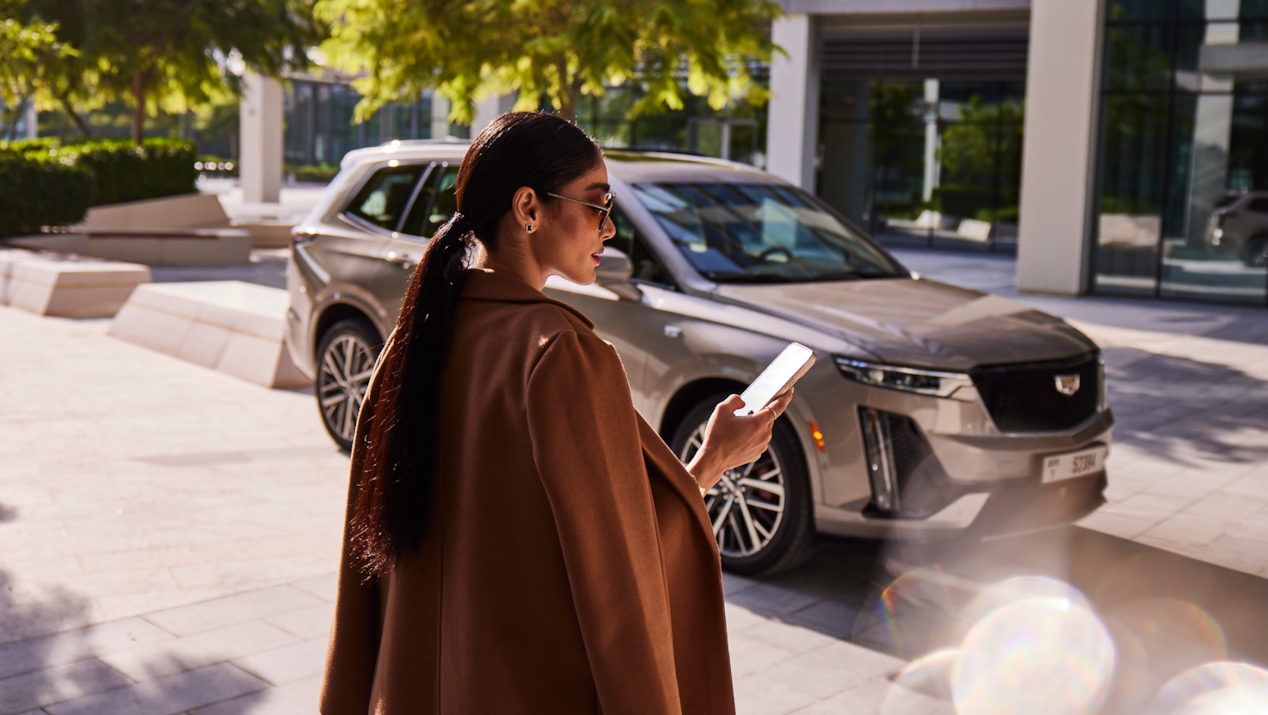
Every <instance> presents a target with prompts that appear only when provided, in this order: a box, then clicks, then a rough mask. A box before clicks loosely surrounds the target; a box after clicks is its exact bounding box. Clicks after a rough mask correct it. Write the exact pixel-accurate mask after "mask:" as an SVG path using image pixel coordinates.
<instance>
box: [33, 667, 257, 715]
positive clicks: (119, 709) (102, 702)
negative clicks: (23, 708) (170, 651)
mask: <svg viewBox="0 0 1268 715" xmlns="http://www.w3.org/2000/svg"><path fill="white" fill-rule="evenodd" d="M266 688H268V683H265V682H264V681H262V680H260V679H259V678H256V677H255V676H253V675H250V674H248V673H244V672H243V671H241V670H239V669H237V668H235V667H234V666H232V665H229V664H228V663H219V664H217V665H212V666H208V667H206V668H200V669H198V670H191V671H188V672H185V673H179V674H177V675H170V676H168V677H166V678H160V679H158V680H151V681H148V682H145V683H139V684H137V685H132V686H128V687H126V688H119V689H117V690H111V691H108V692H105V693H100V694H97V695H90V696H88V697H86V698H80V699H79V700H72V701H70V702H67V703H62V704H60V705H50V706H48V707H46V708H44V709H45V710H46V711H48V712H49V713H50V715H125V714H126V715H176V714H177V713H183V712H185V711H187V710H192V709H194V708H199V707H203V706H205V705H211V704H214V703H218V702H222V701H226V700H230V699H232V698H236V697H239V696H241V695H246V694H247V693H253V692H258V691H260V690H264V689H266Z"/></svg>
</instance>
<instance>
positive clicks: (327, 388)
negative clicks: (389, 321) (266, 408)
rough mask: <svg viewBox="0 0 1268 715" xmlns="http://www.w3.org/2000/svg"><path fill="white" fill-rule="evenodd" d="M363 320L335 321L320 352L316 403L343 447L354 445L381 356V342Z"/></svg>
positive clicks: (333, 435) (318, 352)
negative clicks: (376, 365)
mask: <svg viewBox="0 0 1268 715" xmlns="http://www.w3.org/2000/svg"><path fill="white" fill-rule="evenodd" d="M372 335H373V333H372V331H371V330H370V329H369V328H367V327H366V326H365V325H364V324H363V323H362V322H361V321H358V320H344V321H340V322H339V323H336V324H335V325H334V326H333V327H331V329H330V330H329V332H327V333H326V335H325V336H323V337H322V341H321V345H320V347H319V348H318V351H317V385H316V387H317V390H316V392H317V406H318V408H319V409H320V410H321V418H322V423H323V424H325V426H326V431H327V432H329V433H330V436H331V438H333V439H334V440H335V442H337V443H338V444H339V446H340V447H341V448H342V449H345V450H347V449H351V448H352V439H353V437H354V436H355V435H356V430H357V417H358V416H359V415H360V414H361V404H362V403H363V402H364V401H365V393H366V390H367V389H369V387H370V376H371V374H373V372H374V363H375V361H376V360H377V359H378V356H379V349H380V348H379V346H378V341H377V340H376V339H375V338H374V337H372Z"/></svg>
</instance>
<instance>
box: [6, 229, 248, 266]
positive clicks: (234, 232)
mask: <svg viewBox="0 0 1268 715" xmlns="http://www.w3.org/2000/svg"><path fill="white" fill-rule="evenodd" d="M7 243H8V244H9V245H12V246H19V247H22V248H30V249H34V250H46V251H57V252H60V253H76V254H79V255H81V256H94V257H96V258H105V259H108V260H112V261H128V262H131V263H142V264H145V265H148V266H206V265H231V264H242V263H250V262H251V234H250V233H249V232H247V231H244V230H241V229H232V228H201V229H200V228H181V229H156V228H127V229H115V228H78V229H75V230H74V231H73V232H67V233H46V234H40V235H35V236H21V237H19V238H11V239H9V240H8V241H7Z"/></svg>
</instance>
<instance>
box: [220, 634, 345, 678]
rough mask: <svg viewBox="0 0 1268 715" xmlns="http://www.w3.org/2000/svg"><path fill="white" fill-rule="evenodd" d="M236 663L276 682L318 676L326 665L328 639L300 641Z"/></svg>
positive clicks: (240, 659)
mask: <svg viewBox="0 0 1268 715" xmlns="http://www.w3.org/2000/svg"><path fill="white" fill-rule="evenodd" d="M233 664H234V665H236V666H238V667H239V668H241V669H243V670H245V671H246V672H248V673H250V674H251V675H254V676H255V677H257V678H259V679H261V680H266V681H268V682H270V683H272V684H273V685H285V684H287V683H292V682H294V681H296V680H304V679H306V678H315V677H318V676H320V675H321V674H322V672H323V671H324V670H325V667H326V639H324V638H323V639H321V640H314V641H306V642H303V643H296V644H294V645H289V646H284V647H282V648H275V649H273V650H269V651H265V652H263V653H256V654H255V655H249V656H246V657H245V658H237V659H235V660H234V661H233Z"/></svg>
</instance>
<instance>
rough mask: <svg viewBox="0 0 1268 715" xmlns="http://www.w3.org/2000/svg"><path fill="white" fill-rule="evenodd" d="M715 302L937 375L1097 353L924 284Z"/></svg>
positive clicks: (1003, 305) (787, 287)
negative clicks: (788, 322) (811, 330)
mask: <svg viewBox="0 0 1268 715" xmlns="http://www.w3.org/2000/svg"><path fill="white" fill-rule="evenodd" d="M716 295H717V297H718V298H720V299H722V300H724V301H726V302H730V303H735V304H738V305H742V306H744V307H746V308H749V309H752V310H757V311H761V312H764V313H767V314H769V315H774V316H778V317H781V318H784V319H785V320H791V321H794V322H797V323H801V324H802V325H806V326H808V327H812V328H815V329H817V330H821V331H823V332H825V333H828V334H830V335H834V336H837V337H840V338H842V339H844V340H846V341H847V342H849V343H851V344H853V345H855V346H857V347H859V348H861V349H863V350H865V351H867V352H869V353H872V354H873V355H874V356H875V357H876V358H878V359H880V360H883V361H885V362H887V363H892V364H896V365H906V366H910V367H924V368H931V369H939V370H957V371H962V370H968V369H970V368H973V367H975V366H978V365H998V364H1003V363H1016V362H1038V361H1043V360H1059V359H1061V358H1067V357H1073V356H1075V355H1081V354H1084V353H1087V352H1090V351H1092V350H1095V349H1096V344H1095V343H1093V342H1092V341H1091V340H1089V339H1088V338H1087V337H1086V336H1085V335H1083V334H1082V333H1080V332H1079V331H1078V330H1075V329H1074V328H1072V327H1070V326H1069V325H1068V324H1066V323H1065V321H1063V320H1061V319H1060V318H1056V317H1053V316H1051V315H1048V314H1047V313H1043V312H1040V311H1038V310H1035V309H1033V308H1031V307H1030V306H1027V305H1025V304H1022V303H1019V302H1017V301H1014V300H1009V299H1007V298H1001V297H999V296H995V295H988V294H985V293H980V292H978V291H974V290H968V289H966V288H958V287H956V286H951V285H947V284H945V283H938V282H937V281H930V280H924V279H910V278H891V279H875V280H857V281H837V282H831V283H792V284H780V285H734V284H732V285H721V286H719V287H718V289H717V292H716Z"/></svg>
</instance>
